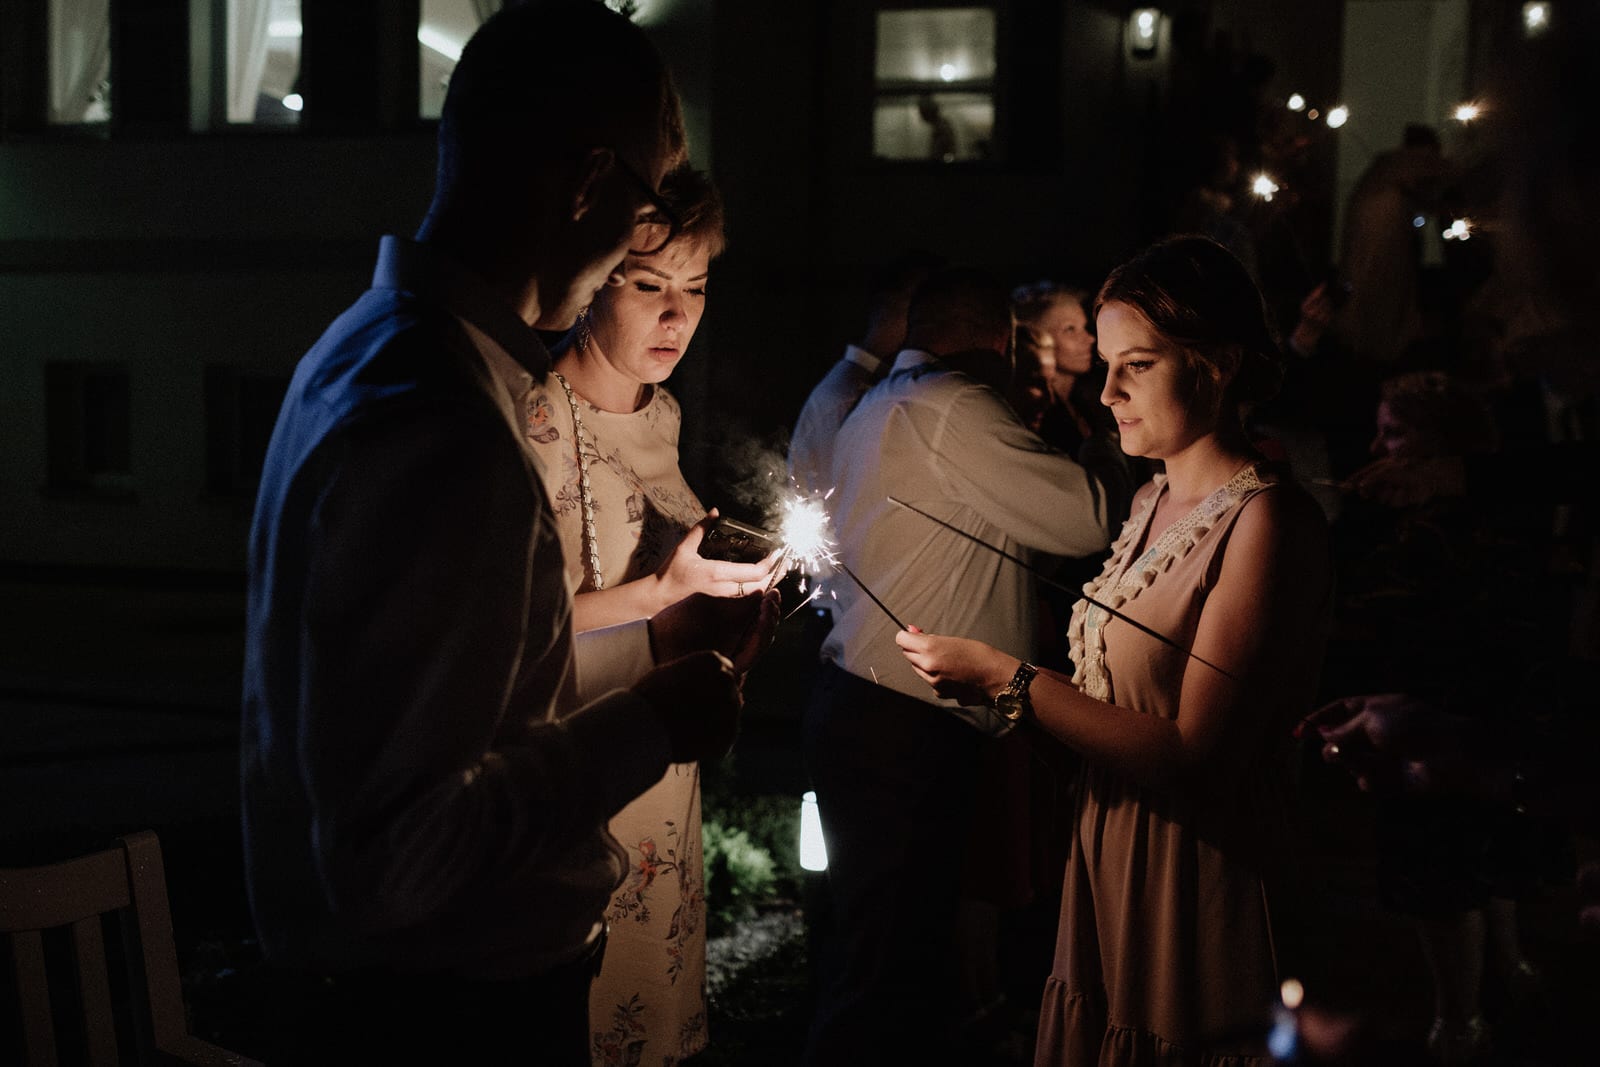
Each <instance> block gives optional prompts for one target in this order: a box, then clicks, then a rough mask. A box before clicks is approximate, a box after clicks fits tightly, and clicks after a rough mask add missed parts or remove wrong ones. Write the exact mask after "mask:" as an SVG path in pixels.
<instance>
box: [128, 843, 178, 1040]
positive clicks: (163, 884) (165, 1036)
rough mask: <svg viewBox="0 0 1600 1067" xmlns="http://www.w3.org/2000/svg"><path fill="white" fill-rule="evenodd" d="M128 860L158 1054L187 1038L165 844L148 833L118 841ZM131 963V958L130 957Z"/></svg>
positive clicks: (130, 884)
mask: <svg viewBox="0 0 1600 1067" xmlns="http://www.w3.org/2000/svg"><path fill="white" fill-rule="evenodd" d="M120 840H121V842H122V847H123V849H124V850H125V852H126V854H127V874H126V876H125V877H126V878H127V882H128V886H129V895H130V897H131V899H132V901H133V914H134V916H135V918H136V920H137V922H138V926H139V930H138V933H139V951H140V958H141V960H142V962H143V966H142V967H139V968H138V969H137V971H139V972H142V977H143V981H144V983H145V985H144V990H143V993H144V999H145V1000H146V1002H147V1003H148V1004H149V1005H150V1029H151V1037H152V1039H153V1040H154V1042H155V1046H156V1047H157V1048H164V1047H166V1045H167V1044H168V1043H169V1042H171V1041H174V1040H176V1039H177V1038H179V1037H181V1036H183V1035H184V1034H187V1033H188V1032H189V1020H188V1017H187V1015H186V1013H185V1011H184V1007H183V985H182V982H181V981H180V979H179V977H178V948H177V945H176V943H175V942H174V941H173V938H172V912H171V909H170V906H169V904H168V903H167V875H166V870H165V868H164V867H163V866H162V862H161V844H160V842H158V841H157V840H156V835H155V834H153V833H151V832H150V831H148V830H145V831H141V832H140V833H137V834H129V835H128V836H127V837H124V838H121V839H120ZM130 958H131V957H130Z"/></svg>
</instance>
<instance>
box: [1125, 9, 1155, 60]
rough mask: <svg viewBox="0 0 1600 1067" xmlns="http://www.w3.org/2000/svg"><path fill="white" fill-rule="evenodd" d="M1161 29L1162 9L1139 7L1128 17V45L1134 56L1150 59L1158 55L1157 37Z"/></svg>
mask: <svg viewBox="0 0 1600 1067" xmlns="http://www.w3.org/2000/svg"><path fill="white" fill-rule="evenodd" d="M1160 29H1161V9H1160V8H1155V7H1137V8H1134V9H1133V14H1131V15H1129V16H1128V43H1129V48H1130V50H1131V51H1132V52H1133V54H1134V55H1136V56H1138V57H1140V58H1141V59H1148V58H1149V57H1150V56H1153V55H1155V54H1156V35H1157V32H1158V31H1159V30H1160Z"/></svg>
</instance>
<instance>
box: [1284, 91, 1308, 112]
mask: <svg viewBox="0 0 1600 1067" xmlns="http://www.w3.org/2000/svg"><path fill="white" fill-rule="evenodd" d="M1288 106H1289V110H1290V111H1304V110H1305V109H1306V98H1305V97H1303V96H1301V95H1300V94H1299V93H1290V94H1289V100H1288Z"/></svg>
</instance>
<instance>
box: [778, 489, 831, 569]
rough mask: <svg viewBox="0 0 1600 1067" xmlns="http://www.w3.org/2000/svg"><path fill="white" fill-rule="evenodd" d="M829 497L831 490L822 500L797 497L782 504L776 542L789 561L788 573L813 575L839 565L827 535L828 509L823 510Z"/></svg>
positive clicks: (810, 496) (813, 496)
mask: <svg viewBox="0 0 1600 1067" xmlns="http://www.w3.org/2000/svg"><path fill="white" fill-rule="evenodd" d="M832 495H833V490H832V489H829V490H828V491H827V492H826V493H824V494H822V495H821V496H816V495H802V494H799V493H797V494H795V495H793V496H791V497H789V498H788V499H787V500H785V501H784V502H783V517H782V519H781V520H780V521H779V523H778V539H779V540H780V541H782V542H783V553H784V557H785V558H786V559H787V560H788V561H789V569H790V570H798V571H801V572H802V573H805V574H813V575H814V574H816V573H818V572H819V571H822V570H825V569H827V568H830V567H832V566H833V565H834V564H835V563H836V562H838V558H837V557H836V556H835V555H834V553H833V548H834V544H833V539H832V538H831V537H830V536H829V535H828V529H829V526H828V509H827V507H826V506H825V501H826V500H827V499H828V497H830V496H832Z"/></svg>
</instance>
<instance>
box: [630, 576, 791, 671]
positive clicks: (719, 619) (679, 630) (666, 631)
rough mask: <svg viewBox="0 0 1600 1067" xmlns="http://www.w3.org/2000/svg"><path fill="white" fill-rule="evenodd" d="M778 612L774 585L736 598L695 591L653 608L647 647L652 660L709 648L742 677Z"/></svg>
mask: <svg viewBox="0 0 1600 1067" xmlns="http://www.w3.org/2000/svg"><path fill="white" fill-rule="evenodd" d="M778 610H779V594H778V591H777V590H776V589H768V590H765V591H758V592H751V593H747V594H746V595H744V596H742V597H711V596H706V595H705V594H703V593H696V594H694V595H693V596H688V597H684V598H683V599H682V600H680V601H678V602H677V603H675V604H668V605H667V606H666V607H664V608H662V609H661V610H660V611H658V612H656V614H655V616H654V617H652V618H651V620H650V647H651V648H652V649H653V650H654V651H655V655H656V662H657V663H667V662H670V661H672V660H675V659H678V658H679V657H681V656H686V655H688V654H689V653H690V652H697V651H700V650H702V649H711V650H713V651H716V652H720V653H722V654H723V655H724V656H726V657H728V658H729V659H730V660H732V661H733V668H734V670H736V671H738V672H739V675H740V676H741V677H743V675H744V674H745V672H746V671H748V670H749V669H750V668H751V666H753V665H754V664H755V661H756V660H757V659H759V658H760V656H761V653H762V652H764V651H765V650H766V648H767V646H768V645H770V644H772V638H773V635H774V634H776V633H777V630H778Z"/></svg>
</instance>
